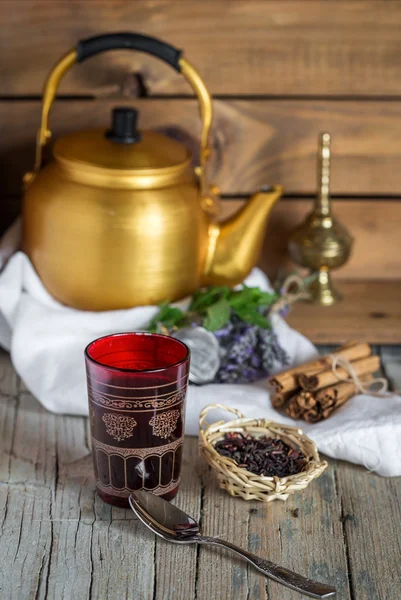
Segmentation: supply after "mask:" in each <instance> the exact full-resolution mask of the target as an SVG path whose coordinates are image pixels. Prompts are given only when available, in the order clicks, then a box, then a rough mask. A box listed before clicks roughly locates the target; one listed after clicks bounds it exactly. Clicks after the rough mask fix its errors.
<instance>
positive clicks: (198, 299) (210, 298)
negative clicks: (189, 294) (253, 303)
mask: <svg viewBox="0 0 401 600" xmlns="http://www.w3.org/2000/svg"><path fill="white" fill-rule="evenodd" d="M229 295H230V288H228V287H225V286H215V287H211V288H208V289H206V290H198V291H197V292H195V294H194V295H193V298H192V302H191V305H190V307H189V310H190V311H194V312H202V311H204V310H205V309H207V308H208V307H209V306H211V305H212V304H214V303H215V302H216V301H217V300H219V299H221V298H228V296H229Z"/></svg>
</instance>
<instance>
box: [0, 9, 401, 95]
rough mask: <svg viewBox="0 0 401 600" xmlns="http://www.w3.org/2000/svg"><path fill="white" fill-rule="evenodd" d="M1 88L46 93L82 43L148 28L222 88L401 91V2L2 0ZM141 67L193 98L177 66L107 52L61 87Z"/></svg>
mask: <svg viewBox="0 0 401 600" xmlns="http://www.w3.org/2000/svg"><path fill="white" fill-rule="evenodd" d="M0 8H1V21H2V29H1V35H0V49H1V54H2V78H1V89H0V93H1V94H6V95H13V94H14V95H15V94H38V93H40V90H41V86H42V84H43V81H44V79H45V77H46V75H47V73H48V71H49V69H50V67H51V66H52V64H53V63H54V62H55V61H56V60H57V59H58V58H59V57H60V56H62V55H63V54H64V53H65V52H66V51H67V50H68V49H69V48H70V47H72V46H73V45H74V44H75V43H76V42H77V40H78V39H80V38H84V37H87V36H90V35H97V34H99V33H103V32H110V31H121V30H122V31H126V30H133V31H140V32H142V33H147V34H150V35H155V36H159V37H161V38H162V39H164V40H166V41H168V42H170V43H172V44H174V45H176V46H177V47H181V48H184V49H185V52H186V55H187V56H188V58H189V59H190V60H192V61H193V62H194V64H196V65H197V66H198V68H199V70H200V71H201V73H202V75H203V76H204V78H205V81H206V82H207V84H208V86H209V88H210V90H211V91H212V92H213V93H214V94H237V95H238V94H264V95H266V94H268V95H277V94H278V95H282V94H289V95H294V94H295V95H299V94H304V95H310V94H312V95H316V94H323V95H329V94H331V95H351V94H354V95H362V94H369V95H376V96H382V95H386V94H391V95H395V94H398V95H399V94H401V66H400V64H401V63H400V56H401V41H400V36H399V31H400V27H401V6H400V3H399V2H397V1H387V2H385V3H383V2H380V1H368V0H364V1H356V0H353V1H348V2H346V3H345V2H342V1H341V0H338V1H333V2H324V3H321V2H315V1H314V0H297V1H286V2H281V1H280V0H275V1H269V2H267V1H265V0H247V1H246V2H230V1H226V0H202V2H199V1H198V0H193V1H190V0H186V1H185V2H182V1H181V0H175V1H172V0H170V1H169V2H166V0H135V2H126V1H125V0H113V2H108V1H106V0H88V1H86V2H85V1H77V0H53V1H52V2H51V6H50V3H49V0H35V2H32V0H18V1H17V2H15V1H14V0H2V2H1V7H0ZM132 72H139V73H141V75H142V76H143V79H144V82H145V85H146V86H147V88H148V89H149V90H150V91H151V92H153V93H156V94H165V93H168V94H177V93H179V94H181V93H184V94H187V93H189V89H188V86H187V85H186V84H185V82H184V81H183V80H182V79H181V78H179V77H178V76H177V75H176V74H175V73H174V72H173V71H172V70H171V69H168V68H167V67H165V66H164V65H161V64H160V63H158V62H157V61H156V60H155V59H149V58H147V57H146V56H143V55H141V54H134V53H129V52H123V53H122V52H115V53H109V55H108V56H102V57H101V58H96V59H94V60H93V61H92V62H91V64H87V65H83V66H82V67H80V68H76V69H74V71H73V72H72V73H71V75H70V76H69V77H68V79H66V81H65V85H63V87H62V92H63V93H70V94H87V93H93V89H94V88H97V87H99V86H107V87H108V86H110V85H115V86H116V87H117V88H118V87H119V86H121V85H123V86H124V79H125V77H126V76H127V74H130V73H132Z"/></svg>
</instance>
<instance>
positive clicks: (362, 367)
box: [298, 356, 380, 392]
mask: <svg viewBox="0 0 401 600" xmlns="http://www.w3.org/2000/svg"><path fill="white" fill-rule="evenodd" d="M352 368H353V369H354V371H355V374H356V375H357V376H358V377H361V376H362V375H366V374H367V373H374V372H375V371H378V370H379V369H380V358H379V357H378V356H367V357H366V358H360V359H359V360H355V361H352ZM348 377H349V373H348V371H346V369H343V368H341V367H338V368H337V369H336V370H335V372H333V369H332V368H330V369H327V370H325V371H321V372H320V373H316V374H315V375H307V374H306V373H300V374H299V375H298V384H299V386H300V387H301V388H302V389H303V390H307V391H308V392H314V391H316V390H318V389H320V388H325V387H328V386H330V385H333V384H335V383H338V381H340V379H339V378H341V379H344V378H348Z"/></svg>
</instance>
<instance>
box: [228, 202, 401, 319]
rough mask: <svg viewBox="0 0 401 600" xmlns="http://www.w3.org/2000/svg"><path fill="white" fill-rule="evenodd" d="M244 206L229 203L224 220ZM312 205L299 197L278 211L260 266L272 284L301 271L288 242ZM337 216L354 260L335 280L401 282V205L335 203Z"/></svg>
mask: <svg viewBox="0 0 401 600" xmlns="http://www.w3.org/2000/svg"><path fill="white" fill-rule="evenodd" d="M243 204H244V201H243V200H242V201H240V200H225V201H224V202H223V203H222V216H227V215H231V214H233V213H234V212H235V211H236V210H238V209H239V208H240V207H241V206H242V205H243ZM312 205H313V199H312V198H310V199H301V198H297V199H283V200H281V201H280V202H279V203H278V204H276V206H275V207H274V209H273V211H272V213H271V217H270V220H269V222H268V225H267V231H266V237H265V242H264V247H263V250H262V253H261V256H260V259H259V266H260V267H261V268H262V269H263V271H264V272H265V273H267V274H268V276H269V277H270V279H271V281H275V279H276V277H277V275H278V274H279V273H285V272H287V273H288V272H291V270H293V269H294V268H299V267H297V265H295V264H294V263H292V261H291V259H290V257H289V255H288V240H289V237H290V235H291V233H292V232H293V231H294V229H295V228H296V227H297V226H298V225H299V224H300V223H302V222H303V220H304V219H305V216H306V214H307V213H308V212H309V211H310V210H311V209H312ZM333 214H334V216H335V217H337V218H338V219H339V220H340V221H341V222H342V223H344V225H346V226H347V228H348V229H349V231H350V232H351V234H352V235H353V237H354V246H353V250H352V254H351V258H350V260H349V261H348V263H347V264H346V265H345V266H344V267H342V268H341V269H338V270H337V271H334V273H333V275H334V277H336V278H337V277H338V278H339V279H347V280H352V281H355V280H360V279H362V280H388V279H401V236H400V231H401V202H399V201H397V200H393V201H391V200H390V201H386V200H384V199H381V200H378V201H376V202H374V201H371V200H363V199H360V200H351V199H346V200H334V201H333ZM377 309H378V310H379V309H380V306H378V307H377Z"/></svg>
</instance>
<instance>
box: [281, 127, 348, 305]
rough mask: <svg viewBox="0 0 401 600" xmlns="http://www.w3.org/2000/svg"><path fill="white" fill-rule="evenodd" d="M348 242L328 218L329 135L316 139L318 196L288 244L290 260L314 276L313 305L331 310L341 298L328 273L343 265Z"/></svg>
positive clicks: (340, 227)
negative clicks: (317, 140)
mask: <svg viewBox="0 0 401 600" xmlns="http://www.w3.org/2000/svg"><path fill="white" fill-rule="evenodd" d="M352 242H353V239H352V236H351V235H350V233H349V232H348V230H347V229H346V227H344V225H342V224H341V223H339V222H338V221H337V219H335V218H334V217H333V215H332V210H331V200H330V134H328V133H322V134H320V136H319V150H318V193H317V196H316V200H315V205H314V208H313V210H312V212H311V213H310V214H309V215H308V216H307V217H306V219H305V221H304V222H303V223H302V225H300V226H299V227H298V228H297V229H296V230H295V231H294V233H293V234H292V236H291V238H290V241H289V253H290V256H291V258H292V259H293V260H294V261H295V262H296V263H298V264H299V265H301V266H302V267H307V268H308V269H310V270H311V272H312V274H313V275H315V277H314V278H313V281H312V283H311V284H310V288H309V291H310V294H311V300H312V301H313V302H316V303H319V304H322V305H324V306H331V305H332V304H335V302H337V301H338V300H339V299H340V298H341V294H340V292H338V290H337V288H336V287H335V285H334V283H333V281H332V278H331V274H330V272H331V270H332V269H337V268H339V267H341V266H342V265H344V264H345V263H346V262H347V260H348V258H349V256H350V253H351V247H352Z"/></svg>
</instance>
